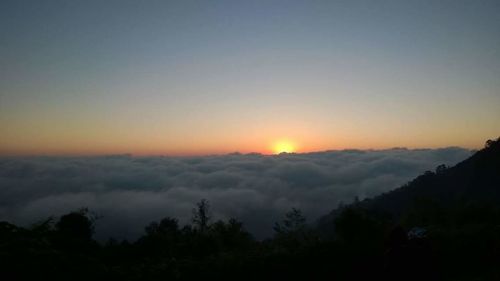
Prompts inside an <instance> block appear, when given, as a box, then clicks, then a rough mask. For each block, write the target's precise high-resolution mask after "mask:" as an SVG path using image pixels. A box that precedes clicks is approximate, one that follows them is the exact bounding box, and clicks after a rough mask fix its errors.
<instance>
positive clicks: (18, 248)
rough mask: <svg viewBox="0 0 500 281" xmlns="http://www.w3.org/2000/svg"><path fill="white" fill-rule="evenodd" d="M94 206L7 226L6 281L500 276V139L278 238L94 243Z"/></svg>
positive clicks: (235, 225)
mask: <svg viewBox="0 0 500 281" xmlns="http://www.w3.org/2000/svg"><path fill="white" fill-rule="evenodd" d="M94 223H95V217H94V216H93V215H92V214H91V212H89V211H88V210H86V209H82V210H80V211H75V212H72V213H69V214H67V215H64V216H62V217H60V218H59V219H58V220H55V219H53V218H49V219H47V220H46V221H44V222H41V223H38V224H36V225H33V226H31V227H29V228H22V227H18V226H15V225H13V224H10V223H7V222H1V223H0V272H1V276H2V277H1V279H2V280H92V279H97V280H103V279H108V280H201V279H203V280H259V279H260V280H379V279H380V280H500V140H497V141H488V142H487V144H486V147H485V148H484V149H482V150H480V151H478V152H477V153H476V154H474V155H473V156H472V157H470V158H469V159H467V160H465V161H463V162H462V163H460V164H458V165H456V166H455V167H452V168H448V167H444V166H439V167H438V168H437V169H436V171H435V172H426V173H425V174H424V175H422V176H420V177H417V178H416V179H415V180H413V181H412V182H410V183H408V184H407V185H405V186H403V187H401V188H399V189H397V190H394V191H392V192H389V193H387V194H383V195H381V196H378V197H376V198H373V199H368V200H363V201H358V200H357V201H355V202H354V203H352V204H350V205H347V206H343V207H339V208H338V209H336V210H334V211H332V213H330V214H329V215H326V216H324V217H323V218H321V219H320V220H319V222H318V223H317V224H315V225H314V226H313V225H308V224H306V220H305V218H304V217H303V216H302V214H301V212H300V210H297V209H292V210H291V211H290V212H289V213H288V214H286V216H285V217H284V219H283V221H281V222H278V223H276V225H275V228H274V230H275V235H274V237H273V238H272V239H268V240H264V241H257V240H255V239H253V238H252V236H251V235H250V234H249V233H248V232H246V231H245V229H244V227H243V225H242V223H240V222H239V221H237V220H235V219H231V220H228V221H213V220H212V218H211V216H210V206H209V204H208V202H207V201H205V200H202V201H200V202H199V203H198V204H197V206H195V208H194V209H193V218H192V223H191V224H190V225H186V226H182V227H181V226H180V225H179V223H178V221H177V220H176V219H175V218H169V217H166V218H164V219H162V220H161V221H159V222H153V223H151V224H149V225H148V226H146V227H145V233H144V235H143V236H142V237H141V238H139V239H138V240H137V241H135V242H128V241H116V240H113V239H110V240H109V241H108V242H106V243H98V242H96V241H95V240H94V239H93V229H94Z"/></svg>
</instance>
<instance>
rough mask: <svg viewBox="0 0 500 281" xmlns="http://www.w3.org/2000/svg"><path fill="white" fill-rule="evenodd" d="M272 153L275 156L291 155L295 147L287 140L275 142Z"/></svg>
mask: <svg viewBox="0 0 500 281" xmlns="http://www.w3.org/2000/svg"><path fill="white" fill-rule="evenodd" d="M273 152H274V153H275V154H280V153H292V152H295V145H294V144H293V143H292V142H290V141H287V140H281V141H277V142H275V143H274V145H273Z"/></svg>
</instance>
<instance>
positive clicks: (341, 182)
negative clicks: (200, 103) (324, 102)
mask: <svg viewBox="0 0 500 281" xmlns="http://www.w3.org/2000/svg"><path fill="white" fill-rule="evenodd" d="M470 155H471V151H470V150H466V149H462V148H456V147H452V148H443V149H418V150H410V149H404V148H403V149H401V148H397V149H388V150H368V151H362V150H342V151H327V152H318V153H307V154H282V155H272V156H269V155H267V156H266V155H260V154H237V153H235V154H229V155H219V156H204V157H160V156H155V157H133V156H128V155H119V156H105V157H104V156H103V157H11V158H8V157H3V158H0V221H2V220H7V221H10V222H14V223H17V224H21V225H29V224H32V223H34V222H37V221H39V220H42V219H44V218H47V217H49V216H52V215H54V216H58V215H61V214H64V213H66V212H68V211H72V210H77V209H80V208H82V207H88V208H89V209H90V210H91V211H93V212H95V213H96V214H98V215H99V216H101V218H100V219H99V220H98V221H97V224H96V236H97V238H98V239H101V240H102V239H106V238H107V237H109V236H113V237H115V238H118V239H122V238H127V239H134V238H137V237H138V236H139V235H141V234H142V233H143V227H144V226H145V225H146V224H148V223H149V222H151V221H153V220H159V219H161V218H163V217H166V216H171V217H176V218H178V219H179V221H180V222H181V224H185V223H189V222H190V217H191V214H192V212H191V210H192V208H193V207H194V205H195V203H196V202H198V201H199V200H200V199H202V198H205V199H208V200H209V202H210V204H211V206H212V215H213V217H214V219H227V218H230V217H235V218H237V219H239V220H241V221H243V222H244V225H245V227H246V228H247V229H248V230H249V231H250V232H252V233H253V234H254V235H255V236H256V237H257V238H264V237H266V236H269V235H271V234H272V226H273V224H274V222H276V221H278V220H280V219H281V218H282V216H283V215H284V213H286V212H287V211H288V210H290V208H292V207H295V208H300V209H301V210H302V211H303V212H304V214H305V215H306V217H307V218H308V221H309V222H314V220H315V219H317V218H318V217H319V216H321V215H324V214H326V213H328V212H329V211H331V210H332V209H334V208H335V207H336V206H337V205H338V204H339V203H340V202H344V203H349V202H351V201H352V200H353V198H354V197H355V196H358V197H359V198H360V199H363V198H365V197H371V196H374V195H377V194H380V193H383V192H386V191H390V190H392V189H394V188H397V187H399V186H401V185H402V184H404V183H406V182H408V181H409V180H411V179H412V178H414V177H415V176H418V175H419V174H421V173H422V172H424V171H426V170H433V169H434V168H435V167H436V166H437V165H440V164H446V165H453V164H456V163H457V162H459V161H461V160H463V159H465V158H467V157H468V156H470Z"/></svg>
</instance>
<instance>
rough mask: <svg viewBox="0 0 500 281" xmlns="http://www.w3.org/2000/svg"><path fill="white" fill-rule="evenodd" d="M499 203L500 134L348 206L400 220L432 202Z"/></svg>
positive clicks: (330, 217) (322, 222)
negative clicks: (461, 156)
mask: <svg viewBox="0 0 500 281" xmlns="http://www.w3.org/2000/svg"><path fill="white" fill-rule="evenodd" d="M499 203H500V138H499V139H497V140H488V141H487V142H486V145H485V147H484V148H483V149H481V150H479V151H477V152H476V153H475V154H474V155H472V156H471V157H469V158H468V159H466V160H464V161H462V162H460V163H458V164H457V165H455V166H453V167H446V166H444V165H441V166H438V167H437V168H436V170H435V171H427V172H425V173H424V174H423V175H420V176H418V177H417V178H415V179H414V180H412V181H411V182H409V183H408V184H406V185H404V186H402V187H400V188H398V189H395V190H393V191H390V192H388V193H384V194H381V195H379V196H377V197H374V198H372V199H366V200H363V201H361V202H355V203H353V204H352V205H349V206H347V207H354V206H355V207H356V208H361V209H364V210H368V211H370V212H372V213H373V212H377V213H381V214H385V215H388V216H390V217H391V219H392V220H394V221H400V220H401V219H404V218H407V217H408V216H409V215H410V213H412V212H414V211H415V210H417V209H422V208H429V207H430V206H431V205H432V206H433V207H439V208H446V209H449V208H458V207H461V206H473V205H474V206H476V205H477V206H479V205H482V206H494V205H497V204H499ZM424 205H425V206H424ZM344 208H346V207H342V208H339V209H336V210H334V211H332V212H331V213H330V214H328V215H326V216H324V217H323V218H321V219H320V220H319V222H320V223H319V224H320V227H325V226H326V225H329V224H330V225H331V224H332V223H333V220H334V219H335V218H336V217H337V216H338V214H340V213H341V211H342V209H344ZM326 228H328V227H326Z"/></svg>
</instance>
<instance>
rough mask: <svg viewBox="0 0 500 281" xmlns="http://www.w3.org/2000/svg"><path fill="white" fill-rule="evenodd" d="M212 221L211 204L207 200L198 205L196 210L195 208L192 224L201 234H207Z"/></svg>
mask: <svg viewBox="0 0 500 281" xmlns="http://www.w3.org/2000/svg"><path fill="white" fill-rule="evenodd" d="M210 220H211V214H210V203H209V202H208V201H207V200H206V199H202V200H201V201H200V202H198V203H196V208H193V218H192V222H193V224H194V226H195V228H196V229H197V230H198V231H199V232H201V233H205V232H206V231H207V229H208V227H209V223H210Z"/></svg>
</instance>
